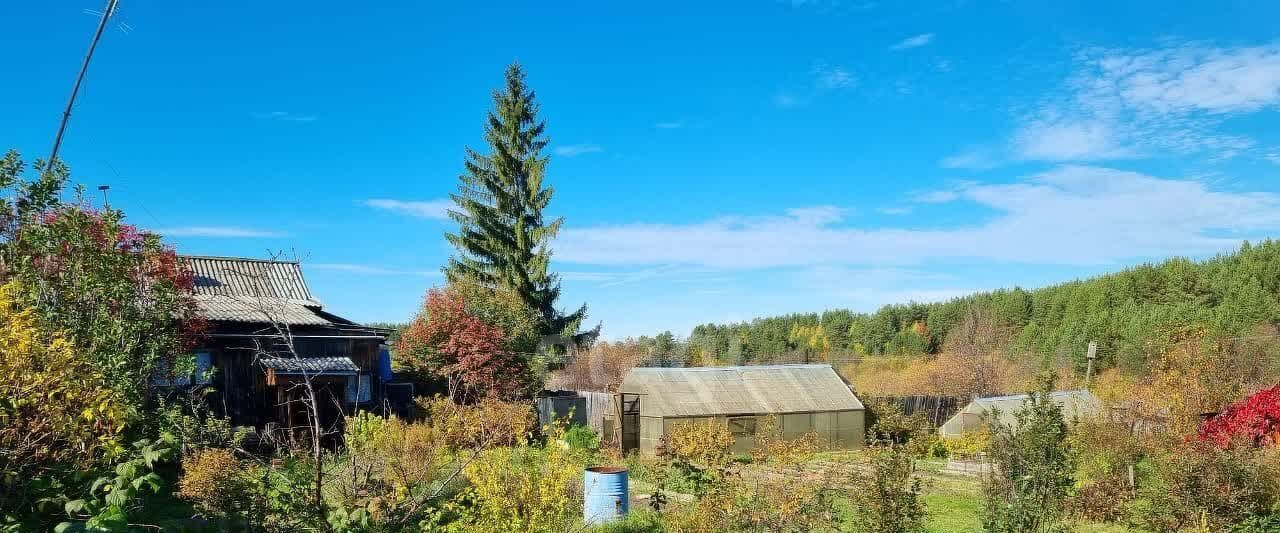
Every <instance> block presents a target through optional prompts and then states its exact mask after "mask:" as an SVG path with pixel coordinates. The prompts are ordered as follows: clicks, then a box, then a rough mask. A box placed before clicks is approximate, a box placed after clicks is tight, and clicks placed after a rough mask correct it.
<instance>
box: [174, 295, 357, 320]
mask: <svg viewBox="0 0 1280 533" xmlns="http://www.w3.org/2000/svg"><path fill="white" fill-rule="evenodd" d="M195 300H196V305H197V306H198V307H199V308H200V313H201V314H202V315H204V317H205V318H206V319H209V320H215V321H222V322H245V323H270V322H278V323H280V324H288V325H290V326H323V325H327V324H332V323H333V322H332V321H330V320H328V319H326V318H324V317H322V316H320V315H318V314H316V311H315V310H316V309H318V308H315V307H310V306H307V305H305V304H303V303H302V302H299V301H295V300H285V299H281V298H251V297H247V296H221V295H209V294H196V295H195Z"/></svg>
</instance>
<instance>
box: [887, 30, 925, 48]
mask: <svg viewBox="0 0 1280 533" xmlns="http://www.w3.org/2000/svg"><path fill="white" fill-rule="evenodd" d="M931 42H933V34H932V33H921V34H920V35H914V36H911V37H907V38H906V39H903V40H902V41H900V42H898V43H897V44H895V45H893V46H890V47H889V49H890V50H895V51H896V50H908V49H911V48H920V47H921V46H927V45H928V44H929V43H931Z"/></svg>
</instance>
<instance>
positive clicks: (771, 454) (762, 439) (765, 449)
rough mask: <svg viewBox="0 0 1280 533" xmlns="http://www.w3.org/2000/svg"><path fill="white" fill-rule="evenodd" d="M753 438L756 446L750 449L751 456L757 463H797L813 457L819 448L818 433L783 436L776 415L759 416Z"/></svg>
mask: <svg viewBox="0 0 1280 533" xmlns="http://www.w3.org/2000/svg"><path fill="white" fill-rule="evenodd" d="M755 438H756V446H755V448H752V450H751V458H752V460H753V461H754V462H757V463H764V462H772V463H777V464H783V465H797V464H800V463H804V462H806V461H808V460H809V459H811V458H813V454H815V453H817V452H818V449H819V448H820V445H819V442H818V434H817V433H815V432H813V431H810V432H808V433H805V434H804V435H801V436H800V437H799V438H793V439H786V438H783V436H782V431H781V428H780V427H779V423H778V417H777V416H766V417H761V418H760V419H759V423H758V424H757V425H756V436H755Z"/></svg>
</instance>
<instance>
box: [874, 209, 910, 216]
mask: <svg viewBox="0 0 1280 533" xmlns="http://www.w3.org/2000/svg"><path fill="white" fill-rule="evenodd" d="M876 212H878V213H880V214H882V215H893V216H902V215H910V214H911V208H910V207H880V208H877V209H876Z"/></svg>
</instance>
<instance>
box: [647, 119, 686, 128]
mask: <svg viewBox="0 0 1280 533" xmlns="http://www.w3.org/2000/svg"><path fill="white" fill-rule="evenodd" d="M653 127H655V128H658V129H660V130H678V129H680V128H683V127H684V121H683V120H671V121H667V122H659V123H657V124H654V125H653Z"/></svg>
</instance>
